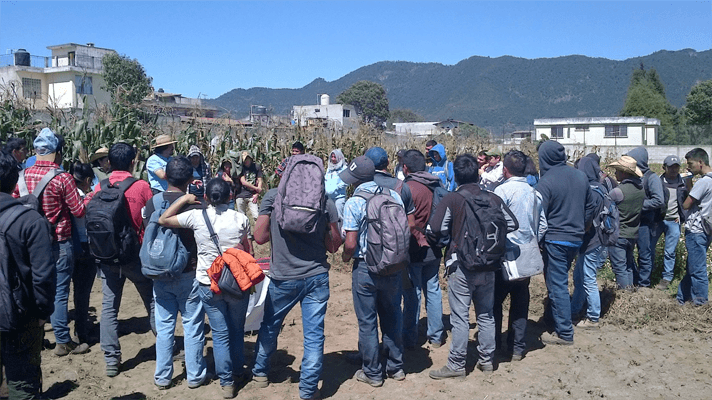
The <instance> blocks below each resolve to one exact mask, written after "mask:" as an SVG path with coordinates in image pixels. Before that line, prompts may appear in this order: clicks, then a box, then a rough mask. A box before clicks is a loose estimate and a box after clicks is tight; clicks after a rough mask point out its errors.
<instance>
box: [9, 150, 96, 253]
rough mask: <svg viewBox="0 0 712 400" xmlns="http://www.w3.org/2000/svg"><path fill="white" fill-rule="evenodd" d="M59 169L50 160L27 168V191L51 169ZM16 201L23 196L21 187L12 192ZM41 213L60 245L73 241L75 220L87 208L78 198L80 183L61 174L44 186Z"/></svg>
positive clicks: (31, 189) (66, 174)
mask: <svg viewBox="0 0 712 400" xmlns="http://www.w3.org/2000/svg"><path fill="white" fill-rule="evenodd" d="M57 168H59V165H57V164H55V163H53V162H50V161H37V162H36V163H35V165H33V166H31V167H29V168H27V169H25V182H26V183H27V190H28V191H29V192H30V193H32V191H33V190H35V187H36V186H37V184H38V183H40V181H41V180H42V177H43V176H45V175H46V174H47V173H48V172H49V171H50V170H52V169H57ZM12 196H13V197H15V198H19V197H20V188H19V187H18V186H16V187H15V190H14V191H13V192H12ZM39 200H40V203H41V204H42V211H43V212H44V215H45V217H46V218H47V220H48V221H49V223H50V224H52V226H53V227H54V234H53V235H52V236H53V239H54V240H55V241H57V242H61V241H64V240H69V239H71V238H72V218H71V216H72V215H74V216H75V217H77V218H81V217H83V216H84V212H85V208H84V203H83V202H82V198H81V197H80V196H79V190H77V184H76V183H74V178H73V177H72V176H71V175H69V174H68V173H66V172H64V173H60V174H59V175H57V176H56V177H54V179H52V180H51V181H50V182H49V183H48V184H47V187H45V190H44V192H43V193H42V196H40V199H39Z"/></svg>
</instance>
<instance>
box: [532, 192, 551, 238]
mask: <svg viewBox="0 0 712 400" xmlns="http://www.w3.org/2000/svg"><path fill="white" fill-rule="evenodd" d="M535 193H536V196H537V200H536V201H537V204H538V207H537V208H536V209H537V210H539V229H538V232H537V242H541V241H542V240H543V239H544V235H546V231H547V230H548V229H549V223H548V222H547V220H546V215H544V208H542V206H541V193H539V192H535Z"/></svg>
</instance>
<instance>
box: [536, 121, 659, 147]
mask: <svg viewBox="0 0 712 400" xmlns="http://www.w3.org/2000/svg"><path fill="white" fill-rule="evenodd" d="M534 128H535V129H536V132H535V140H541V135H542V134H544V135H546V136H548V137H549V139H552V140H556V141H558V142H560V143H561V144H564V145H582V146H584V147H585V146H655V145H656V144H657V143H658V130H659V129H660V120H658V119H655V118H646V117H596V118H545V119H535V120H534Z"/></svg>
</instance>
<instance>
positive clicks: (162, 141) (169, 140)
mask: <svg viewBox="0 0 712 400" xmlns="http://www.w3.org/2000/svg"><path fill="white" fill-rule="evenodd" d="M175 142H176V141H175V140H173V137H172V136H171V135H160V136H156V138H155V139H153V146H151V148H152V149H155V148H157V147H162V146H168V145H169V144H173V143H175Z"/></svg>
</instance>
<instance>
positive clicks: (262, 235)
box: [254, 214, 270, 244]
mask: <svg viewBox="0 0 712 400" xmlns="http://www.w3.org/2000/svg"><path fill="white" fill-rule="evenodd" d="M269 218H270V214H267V215H260V216H258V217H257V221H255V234H254V237H255V242H257V244H265V243H267V242H269Z"/></svg>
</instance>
